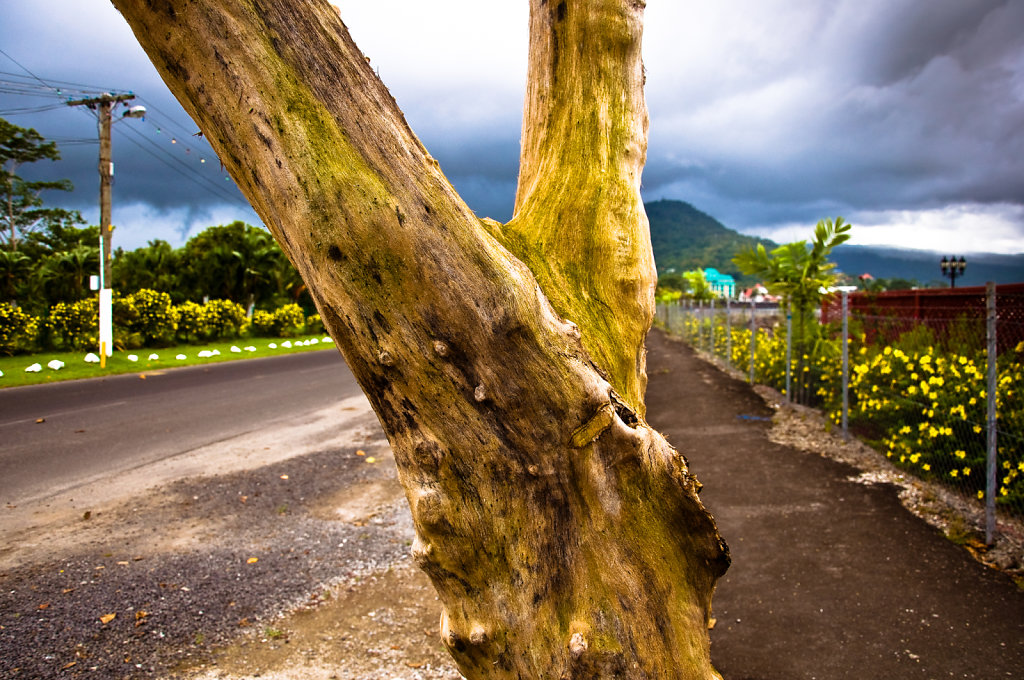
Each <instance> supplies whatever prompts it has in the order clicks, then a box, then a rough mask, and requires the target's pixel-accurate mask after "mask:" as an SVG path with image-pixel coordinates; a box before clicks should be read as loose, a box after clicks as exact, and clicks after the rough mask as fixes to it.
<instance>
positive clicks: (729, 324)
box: [725, 297, 732, 366]
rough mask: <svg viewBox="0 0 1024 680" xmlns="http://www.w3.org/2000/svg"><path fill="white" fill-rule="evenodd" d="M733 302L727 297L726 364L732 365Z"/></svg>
mask: <svg viewBox="0 0 1024 680" xmlns="http://www.w3.org/2000/svg"><path fill="white" fill-rule="evenodd" d="M731 315H732V303H731V301H730V300H729V298H728V297H726V298H725V365H726V366H732V318H731Z"/></svg>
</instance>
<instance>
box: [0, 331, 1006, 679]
mask: <svg viewBox="0 0 1024 680" xmlns="http://www.w3.org/2000/svg"><path fill="white" fill-rule="evenodd" d="M649 347H650V355H649V371H650V374H651V379H650V386H649V390H648V402H649V412H648V417H649V420H650V422H651V423H652V425H654V426H655V427H657V428H659V429H661V430H662V431H663V432H665V433H666V435H667V436H668V437H669V439H670V441H672V442H673V443H674V444H675V445H676V446H677V447H678V448H679V449H680V450H681V451H682V452H683V453H684V454H685V455H687V456H688V458H689V459H690V461H691V465H692V468H693V470H694V471H695V472H696V474H697V475H698V476H699V477H700V479H701V481H702V482H703V483H704V484H705V490H704V492H703V494H702V497H703V498H704V500H705V502H706V503H707V504H708V506H709V508H710V509H711V510H712V512H713V513H714V514H715V516H716V518H717V519H718V521H719V525H720V528H721V531H722V533H723V535H724V536H725V538H726V539H727V541H728V542H729V544H730V546H731V549H732V553H733V558H734V562H733V566H732V568H731V569H730V571H729V573H728V574H727V575H726V576H725V578H724V579H723V581H722V582H721V584H720V587H719V591H718V593H717V595H716V598H715V605H714V615H715V617H716V621H717V622H716V625H715V627H714V629H713V630H712V633H711V634H712V654H713V658H714V660H715V663H716V665H717V666H718V668H719V670H720V671H722V673H723V674H724V676H725V677H726V678H727V679H729V680H774V679H779V680H781V679H786V680H790V679H793V678H808V679H810V678H858V679H863V678H881V677H887V678H888V677H892V678H916V677H921V678H945V677H956V678H986V679H987V678H1013V677H1024V671H1022V670H1021V669H1024V593H1022V592H1021V591H1020V590H1019V589H1018V588H1017V587H1016V585H1015V584H1014V582H1013V581H1012V580H1011V578H1010V577H1009V576H1007V575H1005V574H1003V573H999V572H997V571H995V570H993V569H990V568H987V567H985V566H983V565H982V564H981V563H979V562H977V561H975V560H974V559H972V558H971V556H970V555H969V554H968V553H967V552H966V551H965V550H964V549H963V548H962V547H959V546H956V545H954V544H952V543H951V542H950V541H948V540H946V538H944V537H943V536H942V534H941V533H940V532H939V531H938V530H936V529H935V528H933V527H932V526H929V525H928V524H926V523H925V522H923V521H921V520H919V519H918V518H916V517H914V516H913V515H911V514H910V513H908V512H907V511H906V510H905V509H904V508H903V507H902V506H901V505H900V502H899V498H898V495H899V492H900V489H899V488H897V487H896V486H893V485H892V483H890V481H891V480H890V481H886V480H884V479H883V480H882V481H883V482H885V483H882V484H879V483H874V482H875V481H878V480H876V479H875V478H873V477H871V475H868V476H867V477H865V476H864V475H863V474H862V471H861V470H860V469H858V468H856V467H853V465H855V464H856V461H855V460H852V459H851V460H847V461H846V462H836V461H834V460H831V459H829V458H823V457H821V456H819V455H812V454H809V453H808V447H803V446H801V445H800V442H801V441H806V440H807V439H808V438H811V439H813V438H814V432H813V428H811V429H809V428H810V427H811V426H809V425H808V420H807V419H805V418H799V417H797V418H790V420H789V421H788V424H787V425H786V429H788V430H789V431H790V435H789V436H790V440H788V441H787V440H786V434H785V432H782V433H781V434H780V431H779V429H778V428H776V429H775V430H773V429H772V427H771V426H772V419H775V420H776V421H777V422H778V421H780V418H779V415H778V413H777V411H776V410H775V409H773V408H772V407H771V395H765V396H767V397H768V400H767V401H766V399H765V398H762V396H758V395H757V394H756V393H755V392H754V391H753V390H751V389H750V388H749V387H748V386H746V385H744V384H743V383H742V382H741V381H738V380H735V379H733V378H730V377H728V376H727V375H725V374H723V373H721V372H719V371H717V370H715V369H714V368H712V367H711V366H709V365H708V364H706V363H704V362H702V361H700V360H699V359H697V358H696V357H695V356H694V354H693V352H692V350H689V349H688V348H686V347H685V346H683V345H681V344H679V343H675V342H673V341H670V340H668V339H666V338H665V337H664V336H663V335H661V334H660V333H653V334H652V336H651V339H650V342H649ZM332 422H342V423H343V426H342V427H333V428H332V425H331V423H332ZM303 427H304V428H305V429H303V430H301V432H299V431H292V432H284V431H282V432H266V433H262V434H261V435H260V437H259V441H254V440H253V441H249V442H248V443H246V442H243V441H237V442H225V443H223V445H222V446H221V449H220V450H215V449H210V450H207V451H205V452H203V455H202V456H199V458H198V459H197V460H194V461H192V462H191V463H190V464H189V465H186V466H185V467H184V468H183V469H184V470H185V471H186V473H185V476H184V477H183V478H177V479H176V478H175V474H174V473H173V471H171V470H169V469H166V470H163V471H162V472H161V473H160V474H159V475H157V474H155V473H154V474H153V475H147V474H145V472H143V473H142V474H137V475H135V476H134V477H132V478H130V479H126V480H107V481H106V487H105V488H104V487H103V485H102V484H101V485H100V487H99V490H100V491H103V493H98V492H97V493H94V495H93V496H92V497H89V496H88V494H86V491H87V490H81V493H79V494H77V498H78V500H75V499H73V498H62V499H59V501H51V503H50V505H51V507H32V508H5V509H2V513H4V514H0V539H2V540H0V678H68V677H95V678H122V677H126V678H127V677H147V678H149V677H158V678H168V679H171V678H173V679H175V680H214V679H219V680H241V679H242V678H255V677H259V678H279V679H281V680H284V679H288V680H302V679H317V680H320V679H323V680H327V679H330V678H337V679H344V680H357V679H359V680H363V679H366V680H369V679H371V678H372V679H374V680H377V679H381V678H389V679H392V678H393V679H402V680H428V679H435V678H445V679H448V678H450V679H453V680H455V679H457V678H460V677H461V676H460V675H459V674H458V672H457V671H456V670H455V669H454V667H453V665H452V663H451V662H450V660H449V658H448V656H447V654H446V653H445V651H444V650H443V648H442V646H441V644H440V641H439V640H438V637H437V632H436V631H437V627H438V614H439V607H438V604H437V601H436V596H435V595H434V593H433V591H432V588H431V586H430V584H429V582H428V581H427V580H426V578H425V577H424V576H423V575H422V574H421V573H420V572H419V571H418V570H416V569H415V568H414V567H412V566H411V563H410V560H409V558H408V552H409V546H410V545H411V542H412V538H413V529H412V523H411V519H410V517H409V514H408V510H407V508H406V505H405V500H404V495H403V493H402V491H401V488H400V486H399V484H398V482H397V479H396V472H395V468H394V461H393V458H392V456H391V453H390V450H389V448H388V446H387V443H386V440H385V439H384V437H383V433H382V432H380V429H379V427H378V426H377V425H376V422H375V420H374V419H373V416H372V414H371V413H370V412H369V408H368V405H367V404H366V403H365V400H360V401H359V402H358V403H355V402H350V403H346V404H339V405H338V407H337V408H335V409H334V410H333V411H332V412H329V413H323V414H318V416H317V418H314V419H312V420H311V422H310V423H307V424H305V425H304V426H303ZM325 432H329V434H324V433H325ZM794 433H795V434H794ZM793 437H795V439H794V438H793ZM826 440H827V437H825V436H824V435H822V436H821V441H822V442H825V441H826ZM829 441H831V440H829ZM840 448H842V447H840ZM810 449H813V447H810ZM254 452H256V453H258V455H253V454H254ZM204 460H205V461H209V460H217V461H218V464H217V467H216V469H212V470H211V468H210V467H209V466H208V465H203V464H202V463H203V462H204ZM196 464H199V466H200V468H201V469H203V470H204V471H205V473H204V474H199V475H197V474H196V468H195V465H196ZM94 491H97V490H94ZM82 494H86V495H84V496H83V495H82ZM100 498H105V499H106V500H105V501H103V502H101V501H100V500H98V499H100ZM86 513H88V514H86ZM1010 553H1012V551H1010ZM1010 553H1007V555H1008V557H1007V558H1006V559H1009V560H1011V562H1012V560H1013V559H1016V557H1015V556H1014V555H1012V554H1010ZM1011 567H1012V564H1011ZM111 615H113V617H112V618H111Z"/></svg>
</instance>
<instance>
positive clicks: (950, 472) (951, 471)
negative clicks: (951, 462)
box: [949, 470, 958, 477]
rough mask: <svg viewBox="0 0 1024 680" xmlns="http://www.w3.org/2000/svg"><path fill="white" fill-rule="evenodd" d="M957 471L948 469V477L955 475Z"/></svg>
mask: <svg viewBox="0 0 1024 680" xmlns="http://www.w3.org/2000/svg"><path fill="white" fill-rule="evenodd" d="M957 472H958V471H957V470H950V471H949V476H950V477H956V475H957Z"/></svg>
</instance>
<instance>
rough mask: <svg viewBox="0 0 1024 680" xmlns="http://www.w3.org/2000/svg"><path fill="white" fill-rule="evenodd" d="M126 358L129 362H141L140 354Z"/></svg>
mask: <svg viewBox="0 0 1024 680" xmlns="http://www.w3.org/2000/svg"><path fill="white" fill-rule="evenodd" d="M125 358H126V359H128V361H138V360H139V355H138V354H129V355H128V356H127V357H125Z"/></svg>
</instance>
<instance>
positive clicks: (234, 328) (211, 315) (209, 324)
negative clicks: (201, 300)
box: [203, 300, 246, 338]
mask: <svg viewBox="0 0 1024 680" xmlns="http://www.w3.org/2000/svg"><path fill="white" fill-rule="evenodd" d="M203 322H204V325H205V327H206V328H205V330H206V332H207V333H208V334H209V335H210V337H211V338H228V337H231V338H233V337H238V334H239V333H241V331H242V327H243V326H244V325H245V322H246V318H245V309H244V308H243V307H242V305H240V304H238V303H237V302H232V301H231V300H210V301H209V302H207V303H206V304H205V305H203Z"/></svg>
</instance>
